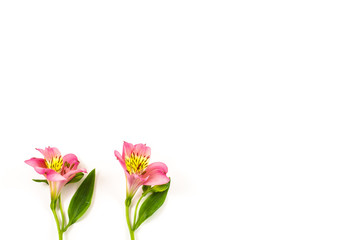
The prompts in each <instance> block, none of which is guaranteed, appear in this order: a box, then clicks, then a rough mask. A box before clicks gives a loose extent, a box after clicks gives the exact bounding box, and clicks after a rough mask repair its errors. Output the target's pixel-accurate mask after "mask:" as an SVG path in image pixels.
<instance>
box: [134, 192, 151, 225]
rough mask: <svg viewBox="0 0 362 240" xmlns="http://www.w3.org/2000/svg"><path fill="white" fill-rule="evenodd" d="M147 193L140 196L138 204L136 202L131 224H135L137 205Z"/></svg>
mask: <svg viewBox="0 0 362 240" xmlns="http://www.w3.org/2000/svg"><path fill="white" fill-rule="evenodd" d="M147 193H148V192H145V193H143V194H142V196H141V197H140V199H138V202H137V204H136V208H135V210H134V218H133V224H136V216H137V210H138V205H139V204H140V202H141V200H142V198H143V197H144V196H146V194H147Z"/></svg>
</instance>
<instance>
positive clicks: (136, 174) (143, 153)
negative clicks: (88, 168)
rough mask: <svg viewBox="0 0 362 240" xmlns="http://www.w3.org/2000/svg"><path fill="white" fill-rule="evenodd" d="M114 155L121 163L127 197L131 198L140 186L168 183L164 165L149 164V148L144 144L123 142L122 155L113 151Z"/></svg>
mask: <svg viewBox="0 0 362 240" xmlns="http://www.w3.org/2000/svg"><path fill="white" fill-rule="evenodd" d="M114 154H115V155H116V157H117V159H118V160H119V162H120V163H121V165H122V167H123V169H124V172H125V174H126V179H127V197H129V198H132V197H133V196H134V194H135V193H136V192H137V190H138V188H139V187H140V186H142V185H162V184H166V183H168V182H169V181H170V179H169V178H168V177H167V176H166V173H167V171H168V169H167V166H166V164H164V163H162V162H154V163H151V164H149V161H150V156H151V148H150V147H147V146H146V145H145V144H136V145H133V144H131V143H127V142H124V143H123V153H122V155H121V154H120V153H119V152H118V151H117V150H115V151H114Z"/></svg>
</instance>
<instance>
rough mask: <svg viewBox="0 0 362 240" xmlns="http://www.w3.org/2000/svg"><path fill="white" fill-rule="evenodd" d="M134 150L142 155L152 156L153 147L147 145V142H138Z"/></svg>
mask: <svg viewBox="0 0 362 240" xmlns="http://www.w3.org/2000/svg"><path fill="white" fill-rule="evenodd" d="M133 152H134V153H136V154H137V155H140V156H145V157H150V156H151V148H150V147H147V146H146V144H142V143H139V144H136V145H135V146H134V149H133Z"/></svg>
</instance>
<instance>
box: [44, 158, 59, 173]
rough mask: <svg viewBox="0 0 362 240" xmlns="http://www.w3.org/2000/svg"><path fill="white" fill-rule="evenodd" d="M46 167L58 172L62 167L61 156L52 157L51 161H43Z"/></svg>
mask: <svg viewBox="0 0 362 240" xmlns="http://www.w3.org/2000/svg"><path fill="white" fill-rule="evenodd" d="M45 165H46V166H47V168H50V169H53V170H54V171H56V172H60V171H61V170H62V167H63V158H62V157H61V156H57V157H53V158H52V160H51V161H45Z"/></svg>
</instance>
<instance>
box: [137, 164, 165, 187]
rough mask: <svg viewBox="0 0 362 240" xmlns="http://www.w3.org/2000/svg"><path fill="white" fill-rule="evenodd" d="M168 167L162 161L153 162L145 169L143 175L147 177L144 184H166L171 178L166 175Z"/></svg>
mask: <svg viewBox="0 0 362 240" xmlns="http://www.w3.org/2000/svg"><path fill="white" fill-rule="evenodd" d="M167 172H168V168H167V166H166V164H164V163H162V162H154V163H151V164H150V165H149V166H148V167H147V168H146V171H145V174H144V175H143V177H145V178H147V177H148V178H147V181H146V182H145V183H144V185H161V184H166V183H168V182H169V181H170V179H169V178H168V177H167V176H166V173H167Z"/></svg>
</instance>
